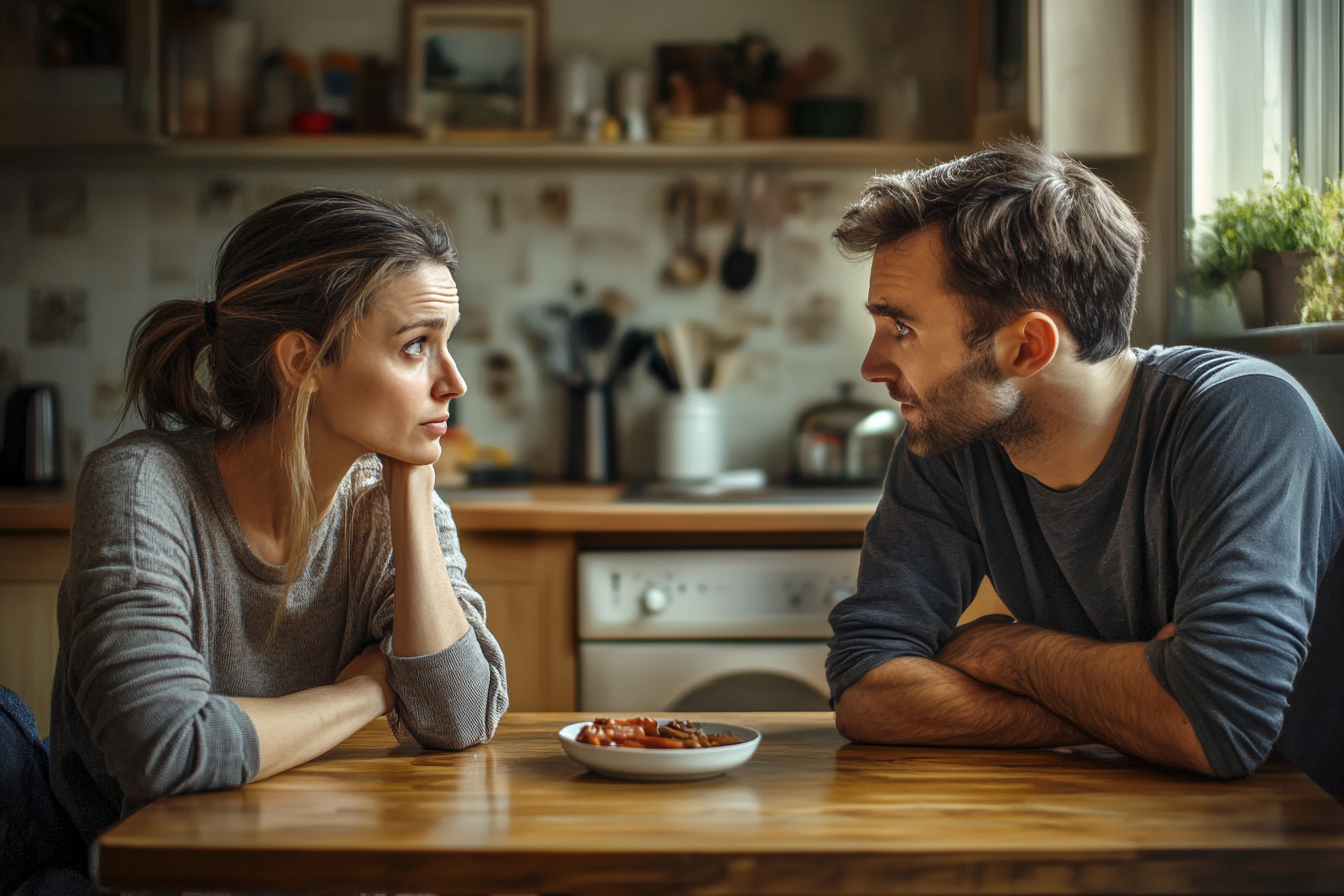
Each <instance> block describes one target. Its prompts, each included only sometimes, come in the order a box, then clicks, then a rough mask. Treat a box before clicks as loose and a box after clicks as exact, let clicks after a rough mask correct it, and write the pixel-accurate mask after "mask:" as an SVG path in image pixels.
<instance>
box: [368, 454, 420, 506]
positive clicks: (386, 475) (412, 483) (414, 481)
mask: <svg viewBox="0 0 1344 896" xmlns="http://www.w3.org/2000/svg"><path fill="white" fill-rule="evenodd" d="M378 459H379V460H381V461H382V462H383V482H384V483H385V484H386V486H387V497H388V500H389V501H390V502H393V506H396V503H398V502H401V501H404V500H405V498H406V496H407V495H408V494H412V493H419V494H429V493H431V492H433V491H434V465H433V464H408V463H406V461H404V460H397V459H396V458H395V457H389V456H388V455H386V454H380V455H378Z"/></svg>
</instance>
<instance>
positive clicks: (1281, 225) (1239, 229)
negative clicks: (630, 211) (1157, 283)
mask: <svg viewBox="0 0 1344 896" xmlns="http://www.w3.org/2000/svg"><path fill="white" fill-rule="evenodd" d="M1301 169H1302V166H1301V164H1300V163H1299V162H1298V160H1297V152H1296V150H1294V152H1293V154H1292V162H1291V164H1290V166H1289V172H1288V181H1287V182H1286V183H1278V182H1276V181H1275V180H1274V177H1273V175H1272V174H1271V173H1270V172H1265V183H1264V185H1263V186H1262V187H1261V188H1260V189H1259V190H1248V191H1246V192H1245V193H1234V194H1232V195H1231V196H1226V197H1224V198H1222V199H1220V200H1218V205H1217V206H1216V208H1215V209H1214V212H1213V214H1211V215H1207V216H1205V217H1204V218H1203V220H1202V223H1203V224H1204V225H1205V226H1204V227H1203V228H1201V229H1200V230H1199V231H1198V234H1197V235H1196V234H1195V233H1194V232H1193V231H1194V228H1193V227H1192V228H1191V230H1192V233H1191V237H1192V240H1191V242H1192V244H1193V246H1194V260H1195V267H1194V270H1193V271H1192V272H1191V274H1192V280H1193V283H1194V286H1195V287H1196V288H1197V289H1198V290H1199V291H1201V292H1203V293H1204V294H1206V295H1212V294H1216V293H1222V294H1224V295H1230V290H1231V289H1232V288H1233V287H1235V286H1236V284H1237V282H1238V281H1239V280H1240V279H1241V278H1242V276H1243V275H1245V274H1246V272H1247V271H1249V270H1251V269H1252V268H1254V269H1255V270H1257V271H1259V272H1260V280H1261V285H1262V287H1263V297H1264V306H1265V323H1266V324H1267V325H1269V326H1275V325H1279V324H1293V323H1298V322H1299V321H1300V319H1301V317H1300V313H1299V311H1298V307H1297V306H1298V284H1297V281H1298V275H1299V273H1301V271H1302V268H1303V265H1304V264H1305V263H1306V262H1307V260H1308V259H1310V258H1312V257H1314V256H1320V257H1325V256H1327V255H1337V254H1339V253H1341V252H1344V236H1342V235H1341V227H1340V212H1341V202H1340V199H1341V194H1340V187H1339V184H1338V182H1336V183H1333V184H1332V185H1331V186H1330V188H1329V189H1327V190H1326V192H1325V193H1324V194H1322V193H1319V192H1317V191H1316V190H1314V189H1312V188H1311V187H1310V186H1308V185H1306V184H1304V183H1302V171H1301ZM1312 270H1313V271H1315V270H1316V269H1315V268H1313V269H1312ZM1311 276H1313V277H1317V276H1321V275H1319V274H1317V273H1313V274H1311ZM1326 279H1327V280H1331V279H1332V276H1331V277H1326ZM1313 282H1314V281H1313Z"/></svg>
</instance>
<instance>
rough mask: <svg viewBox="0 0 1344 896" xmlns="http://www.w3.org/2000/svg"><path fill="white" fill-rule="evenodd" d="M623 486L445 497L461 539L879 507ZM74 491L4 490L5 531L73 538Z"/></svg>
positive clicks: (770, 524)
mask: <svg viewBox="0 0 1344 896" xmlns="http://www.w3.org/2000/svg"><path fill="white" fill-rule="evenodd" d="M625 491H626V486H624V485H598V486H586V485H552V484H539V485H532V486H528V487H526V488H525V489H523V488H520V489H499V490H494V491H492V490H487V489H472V490H470V491H468V492H463V493H455V492H453V491H451V490H444V491H441V492H440V494H441V495H443V496H444V498H445V500H447V501H448V504H449V506H450V507H451V508H452V510H453V517H454V519H456V521H457V526H458V529H459V530H461V531H463V532H472V531H481V532H573V533H589V532H632V533H638V532H646V533H657V532H672V533H677V532H702V533H715V532H762V533H764V532H780V533H788V532H852V533H861V532H863V528H864V526H866V525H867V523H868V518H869V517H871V516H872V515H873V508H874V506H875V503H876V502H875V501H872V502H869V501H866V500H862V493H859V495H858V496H857V497H858V498H859V499H858V500H852V501H848V500H847V501H836V502H835V503H826V502H823V503H817V502H815V501H812V500H809V499H807V497H806V492H805V491H799V500H798V501H797V502H796V503H795V502H792V501H789V500H787V499H786V498H780V497H779V495H778V494H776V495H775V496H774V499H773V500H771V501H770V502H768V503H762V502H756V501H750V500H744V501H732V500H726V501H713V502H707V501H702V500H696V501H688V502H686V503H679V502H671V501H666V500H657V501H653V500H651V501H629V500H621V497H622V495H623V494H624V493H625ZM73 518H74V493H73V491H72V490H69V489H66V490H43V491H38V490H32V491H29V490H23V489H0V530H47V531H69V529H70V526H71V522H72V520H73Z"/></svg>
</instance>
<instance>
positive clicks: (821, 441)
mask: <svg viewBox="0 0 1344 896" xmlns="http://www.w3.org/2000/svg"><path fill="white" fill-rule="evenodd" d="M839 388H840V398H839V400H838V401H827V402H823V403H821V404H818V405H814V406H812V407H810V408H808V409H806V410H805V411H803V413H802V414H800V415H799V417H798V423H797V425H796V427H795V433H794V478H795V480H797V481H798V482H800V483H805V484H814V485H844V484H858V483H875V482H881V481H882V477H883V476H884V475H886V470H887V463H888V461H889V460H890V459H891V449H892V447H893V446H894V445H895V444H896V437H897V436H898V435H899V434H900V432H901V430H902V429H903V428H904V427H905V421H904V420H902V419H901V416H900V414H898V413H897V412H896V410H895V409H894V408H882V407H878V406H877V405H873V404H868V403H867V402H862V401H856V400H855V399H853V398H851V397H850V392H851V391H852V390H853V386H852V384H850V383H841V384H840V387H839Z"/></svg>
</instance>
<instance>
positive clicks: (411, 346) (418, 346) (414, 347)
mask: <svg viewBox="0 0 1344 896" xmlns="http://www.w3.org/2000/svg"><path fill="white" fill-rule="evenodd" d="M402 351H404V352H405V353H406V354H408V355H416V356H417V357H418V356H420V355H423V354H424V353H425V337H423V336H421V337H420V338H419V339H416V340H415V341H414V342H408V343H406V346H405V347H404V348H402Z"/></svg>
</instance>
